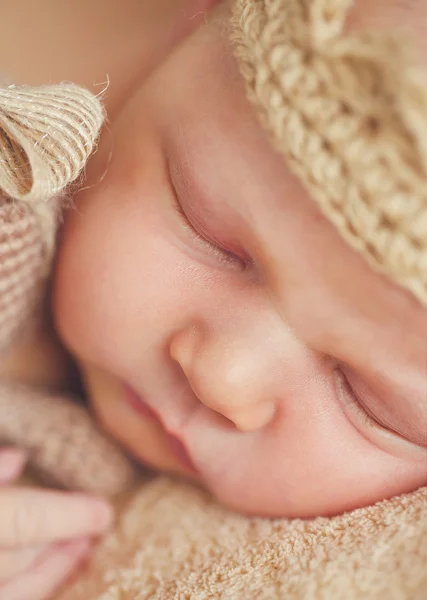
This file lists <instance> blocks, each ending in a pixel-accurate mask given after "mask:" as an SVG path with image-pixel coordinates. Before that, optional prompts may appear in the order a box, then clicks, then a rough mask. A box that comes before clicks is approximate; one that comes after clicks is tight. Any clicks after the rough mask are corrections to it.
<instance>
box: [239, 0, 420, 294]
mask: <svg viewBox="0 0 427 600" xmlns="http://www.w3.org/2000/svg"><path fill="white" fill-rule="evenodd" d="M351 4H352V2H351V1H350V0H236V2H235V7H234V17H233V37H234V41H235V45H236V54H237V56H238V59H239V61H240V64H241V70H242V73H243V76H244V78H245V81H246V83H247V88H248V93H249V97H250V99H251V100H252V101H253V102H254V104H255V105H256V107H257V109H258V111H259V115H260V118H261V121H262V123H263V124H264V125H265V126H266V128H267V129H268V131H269V132H270V133H271V137H272V139H273V141H274V144H275V146H276V147H277V148H278V150H279V151H280V152H282V153H283V154H284V155H285V156H286V158H287V160H288V162H289V164H290V165H291V167H292V168H293V170H294V171H295V173H296V174H297V175H298V176H299V178H300V179H301V180H302V181H303V183H304V184H305V186H306V187H307V189H308V191H309V192H310V195H311V196H312V197H313V198H314V199H315V200H316V201H317V203H318V205H319V206H320V208H321V209H322V211H323V213H324V214H325V215H326V216H327V217H328V218H329V219H330V220H331V221H332V222H333V223H334V224H335V226H336V227H337V229H338V231H339V232H340V233H341V235H342V236H343V237H344V238H345V239H346V240H347V242H348V243H349V244H350V245H351V246H352V247H353V248H355V249H356V250H357V251H359V252H360V253H361V254H362V255H363V256H364V257H365V258H366V259H367V260H368V261H369V263H370V264H371V266H373V267H374V268H375V269H377V270H379V271H381V272H383V273H385V274H386V275H387V276H388V277H390V278H392V279H393V280H394V281H395V282H397V283H398V284H400V285H402V286H403V287H405V288H407V289H409V290H411V292H413V293H414V294H415V296H417V298H418V299H419V300H420V301H421V302H422V303H424V304H425V303H427V73H426V72H424V71H422V70H421V69H420V68H417V67H415V66H414V63H413V61H412V60H411V52H410V48H411V40H406V39H399V38H398V37H397V36H393V35H392V34H388V35H386V34H379V33H375V32H366V31H362V32H360V33H355V34H352V35H344V34H343V32H342V30H343V23H344V21H345V18H346V15H347V11H348V8H349V6H350V5H351Z"/></svg>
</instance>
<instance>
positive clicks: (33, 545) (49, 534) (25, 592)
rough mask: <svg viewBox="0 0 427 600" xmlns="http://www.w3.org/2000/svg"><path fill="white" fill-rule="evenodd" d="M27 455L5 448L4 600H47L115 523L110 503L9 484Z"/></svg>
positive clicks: (0, 576)
mask: <svg viewBox="0 0 427 600" xmlns="http://www.w3.org/2000/svg"><path fill="white" fill-rule="evenodd" d="M24 463H25V455H24V454H23V453H22V452H20V451H18V450H8V449H0V600H47V599H48V598H50V597H51V595H52V593H53V592H54V591H55V589H56V588H57V587H58V586H59V585H60V584H61V583H62V582H63V581H64V580H65V579H66V578H67V577H68V576H69V575H70V574H71V573H72V571H73V570H74V569H75V568H76V567H77V565H78V564H79V562H80V561H81V560H82V559H83V558H84V557H85V556H87V554H88V552H89V550H90V538H91V537H93V536H96V535H99V534H101V533H103V532H104V531H105V530H106V529H107V528H108V526H109V524H110V522H111V516H112V515H111V509H110V507H109V505H108V504H106V503H105V502H103V501H101V500H98V499H94V498H90V497H88V496H84V495H82V494H73V493H69V492H54V491H46V490H39V489H32V488H24V487H14V486H12V485H10V484H11V483H12V482H13V481H14V480H15V479H16V478H17V477H18V476H19V474H20V473H21V471H22V468H23V466H24Z"/></svg>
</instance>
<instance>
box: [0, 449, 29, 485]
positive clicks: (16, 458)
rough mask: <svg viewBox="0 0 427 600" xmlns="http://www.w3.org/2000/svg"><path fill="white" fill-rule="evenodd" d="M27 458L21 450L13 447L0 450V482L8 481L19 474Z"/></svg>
mask: <svg viewBox="0 0 427 600" xmlns="http://www.w3.org/2000/svg"><path fill="white" fill-rule="evenodd" d="M25 460H26V456H25V454H24V453H23V452H22V451H21V450H17V449H14V448H11V449H10V450H9V449H7V450H1V451H0V482H8V481H10V480H11V479H14V478H15V477H17V475H19V473H20V471H21V469H22V467H23V465H24V463H25Z"/></svg>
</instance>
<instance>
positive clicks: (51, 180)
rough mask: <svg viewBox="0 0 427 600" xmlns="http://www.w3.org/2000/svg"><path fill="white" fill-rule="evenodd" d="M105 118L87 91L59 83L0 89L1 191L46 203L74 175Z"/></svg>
mask: <svg viewBox="0 0 427 600" xmlns="http://www.w3.org/2000/svg"><path fill="white" fill-rule="evenodd" d="M103 118H104V112H103V109H102V106H101V104H100V102H99V100H98V99H97V98H96V97H95V96H93V94H91V93H90V92H89V91H87V90H85V89H83V88H81V87H79V86H76V85H73V84H61V85H52V86H41V87H15V86H10V87H7V88H3V89H1V88H0V188H1V189H2V190H3V192H4V194H6V196H8V197H9V198H13V199H16V200H25V201H32V200H47V199H49V198H53V197H54V196H56V195H58V194H59V193H60V192H62V191H63V189H64V188H65V187H66V186H67V185H68V184H69V183H70V182H71V181H73V180H74V179H76V177H77V176H78V175H79V173H80V171H81V170H82V168H83V167H84V166H85V164H86V161H87V159H88V157H89V156H90V154H91V153H92V151H93V148H94V145H95V142H96V140H97V137H98V133H99V130H100V128H101V125H102V122H103Z"/></svg>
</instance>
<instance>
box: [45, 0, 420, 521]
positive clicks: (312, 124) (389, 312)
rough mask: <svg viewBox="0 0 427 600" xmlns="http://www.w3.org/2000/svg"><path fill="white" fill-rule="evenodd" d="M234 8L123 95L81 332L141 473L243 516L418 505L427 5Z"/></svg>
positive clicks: (287, 0)
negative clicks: (145, 469) (176, 479)
mask: <svg viewBox="0 0 427 600" xmlns="http://www.w3.org/2000/svg"><path fill="white" fill-rule="evenodd" d="M213 4H214V6H212V7H211V8H210V13H209V18H208V19H207V20H206V23H204V24H202V25H201V26H200V27H199V28H197V30H196V31H195V32H194V33H193V34H192V35H190V36H188V37H187V38H186V39H185V40H184V41H183V42H182V43H181V44H180V45H179V46H178V47H177V48H176V49H175V50H174V51H173V52H172V53H171V54H170V55H169V57H168V58H167V59H165V60H164V61H163V62H162V63H161V64H160V66H159V67H158V68H156V69H155V70H154V72H153V73H152V75H151V76H150V77H148V78H146V79H144V81H141V83H140V85H139V86H136V89H135V91H134V93H133V94H132V95H131V97H130V98H128V100H127V101H126V102H124V103H123V106H122V109H121V111H120V113H119V114H118V116H117V117H116V118H114V119H113V120H112V122H111V124H110V126H109V129H108V131H106V133H105V135H104V136H101V141H100V145H99V149H98V151H97V153H96V154H95V155H94V157H93V158H92V159H91V162H90V164H89V168H88V181H87V182H85V189H84V190H83V191H81V192H80V193H79V194H78V195H77V196H76V198H75V201H74V202H73V207H72V208H71V209H69V210H67V211H66V213H65V214H64V226H63V230H62V233H61V237H60V240H59V252H58V256H57V261H56V271H55V280H54V289H53V314H54V319H55V323H56V327H57V330H58V332H59V336H60V338H61V341H62V343H63V344H64V346H65V347H66V348H67V350H68V351H69V352H70V353H71V355H72V356H73V357H74V359H75V361H76V362H77V364H78V366H79V369H80V372H81V375H82V380H83V382H84V387H85V390H86V393H87V397H88V400H89V402H90V404H91V406H92V407H93V408H94V411H95V414H96V416H97V418H98V420H99V422H100V423H101V424H102V426H103V428H104V429H105V430H107V431H108V432H109V434H110V435H111V436H112V437H113V438H115V439H116V440H117V441H119V442H120V444H121V445H123V447H124V448H126V450H127V451H128V452H129V454H130V455H131V456H132V457H133V458H134V459H136V460H137V461H139V462H141V463H143V464H144V465H148V466H150V467H152V468H154V469H155V470H160V471H167V472H168V473H174V474H178V475H181V476H184V477H186V478H189V479H191V480H193V481H194V482H195V483H196V484H198V485H201V486H203V487H206V488H207V489H208V490H209V491H210V492H211V493H212V494H213V495H214V496H215V497H216V498H218V499H219V501H220V502H221V503H222V504H224V505H226V506H228V507H230V508H232V509H234V510H236V511H238V512H242V513H244V514H251V515H260V516H267V517H314V516H318V515H322V516H331V515H336V514H338V513H342V512H343V511H349V510H352V509H355V508H358V507H361V506H366V505H369V504H372V503H375V502H376V501H378V500H382V499H386V498H390V497H392V496H395V495H397V494H401V493H404V492H409V491H412V490H415V489H417V488H419V487H421V486H422V485H424V484H426V483H427V400H426V398H427V366H426V365H427V345H426V333H427V311H426V305H427V205H426V197H427V195H426V193H427V183H426V182H427V173H426V168H425V164H426V147H425V139H427V82H426V76H425V73H426V72H427V71H426V70H425V67H426V60H427V59H426V51H427V50H426V48H425V43H424V39H425V31H424V24H425V23H426V22H427V8H426V7H425V6H424V5H423V4H422V3H420V2H416V1H413V2H407V3H406V4H403V3H399V2H394V1H393V0H383V1H381V2H376V3H371V2H370V1H369V0H358V1H357V2H356V3H354V4H353V3H351V2H347V1H345V0H342V1H338V0H336V1H335V2H333V1H331V0H329V1H327V0H315V1H313V2H311V3H308V2H305V1H303V0H271V1H268V2H267V1H266V2H260V1H255V0H236V1H235V2H229V1H223V2H216V3H213ZM405 36H406V37H405ZM406 39H409V41H410V42H411V43H408V44H407V43H405V42H406ZM402 40H403V41H402Z"/></svg>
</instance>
